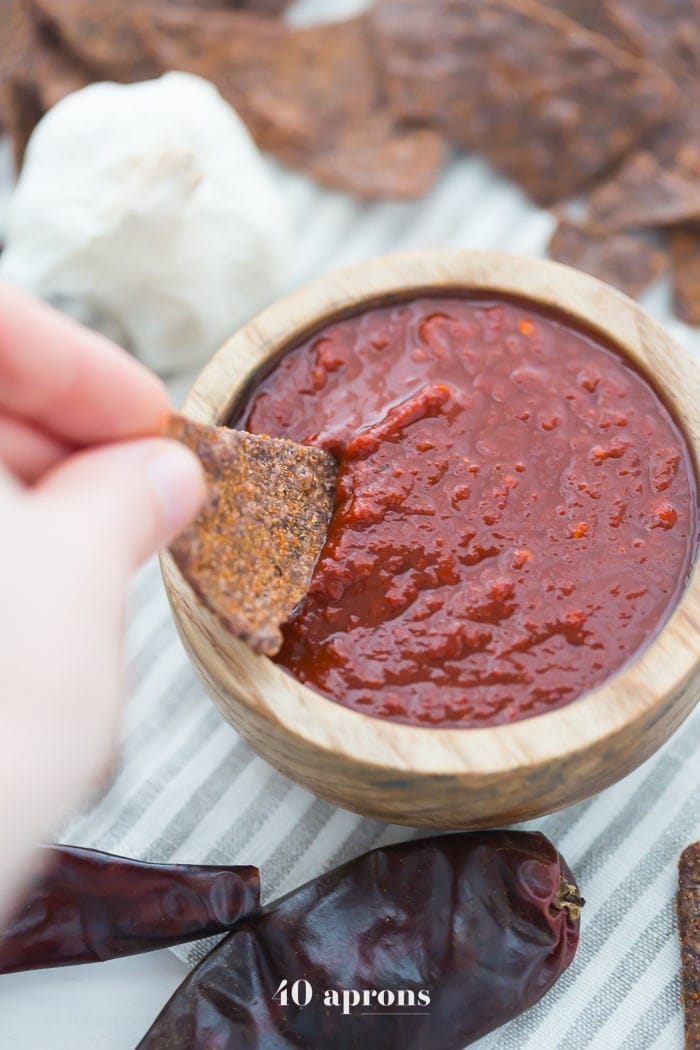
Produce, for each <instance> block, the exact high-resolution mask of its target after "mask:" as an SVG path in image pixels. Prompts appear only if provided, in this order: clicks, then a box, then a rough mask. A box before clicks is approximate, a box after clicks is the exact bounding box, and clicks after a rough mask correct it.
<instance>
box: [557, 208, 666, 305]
mask: <svg viewBox="0 0 700 1050" xmlns="http://www.w3.org/2000/svg"><path fill="white" fill-rule="evenodd" d="M548 248H549V254H550V256H551V258H552V259H556V260H557V261H558V262H562V263H566V265H567V266H575V267H576V269H578V270H585V272H586V273H590V274H592V275H593V276H594V277H598V278H599V280H601V281H606V282H607V283H608V284H612V285H613V286H614V287H615V288H619V289H620V291H622V292H625V294H626V295H629V296H632V298H636V297H637V296H638V295H641V293H642V292H643V291H644V289H645V288H646V287H647V286H648V285H650V284H651V282H652V281H654V280H655V279H656V278H657V277H658V276H659V275H660V274H661V273H662V272H663V270H664V269H665V267H666V261H667V260H666V256H665V254H664V252H662V251H660V250H659V249H657V248H654V247H653V246H652V245H650V244H649V243H648V242H647V241H645V240H642V239H641V238H639V237H630V236H628V235H627V234H610V235H606V234H604V235H602V236H601V235H598V234H597V233H594V232H591V231H590V230H589V229H587V228H586V227H584V226H577V225H576V224H575V223H573V222H569V221H568V220H566V219H564V220H562V221H560V222H559V225H558V226H557V227H556V229H555V231H554V233H553V234H552V237H551V239H550V242H549V246H548Z"/></svg>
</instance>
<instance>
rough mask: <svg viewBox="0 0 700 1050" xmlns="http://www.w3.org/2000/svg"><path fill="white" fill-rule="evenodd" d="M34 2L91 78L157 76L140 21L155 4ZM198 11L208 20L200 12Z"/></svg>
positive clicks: (147, 1)
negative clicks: (141, 30)
mask: <svg viewBox="0 0 700 1050" xmlns="http://www.w3.org/2000/svg"><path fill="white" fill-rule="evenodd" d="M31 2H32V5H33V7H34V9H35V11H36V14H37V16H38V17H39V18H40V19H41V21H42V23H43V24H44V26H45V27H46V28H47V29H48V30H49V31H50V32H51V34H52V36H53V38H54V39H55V40H59V41H60V42H61V44H62V46H63V48H64V49H65V53H66V54H69V55H72V56H73V58H74V59H75V60H76V61H77V62H79V63H80V65H81V66H84V67H85V68H86V69H87V70H89V72H90V75H91V76H90V78H91V79H92V80H118V81H125V82H130V81H135V80H146V79H148V78H149V77H154V76H157V75H158V73H159V69H158V65H157V63H156V61H155V59H154V57H153V55H152V54H151V51H150V49H149V47H148V42H147V40H145V39H144V36H143V34H142V33H141V32H140V24H141V20H142V19H143V18H146V19H147V18H148V16H149V13H150V9H151V6H152V5H151V2H150V0H143V2H141V0H122V2H121V3H95V2H94V0H31ZM156 6H157V5H156ZM166 6H168V5H167V3H166ZM196 13H197V15H198V16H199V17H200V18H202V17H204V16H203V15H202V12H201V11H198V12H196Z"/></svg>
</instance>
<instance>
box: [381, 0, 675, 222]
mask: <svg viewBox="0 0 700 1050" xmlns="http://www.w3.org/2000/svg"><path fill="white" fill-rule="evenodd" d="M373 20H374V25H375V27H376V33H377V42H378V48H379V51H380V53H381V56H382V60H383V67H384V71H385V82H386V89H387V92H388V94H389V97H390V100H391V103H392V105H393V107H394V109H395V111H396V113H397V114H399V115H400V116H403V117H405V118H407V119H414V120H423V121H429V122H430V123H432V124H434V125H435V126H437V127H440V128H441V129H442V130H443V131H445V132H446V133H447V134H449V135H450V136H451V137H452V138H454V139H455V140H456V141H457V142H459V143H460V144H461V145H463V146H464V147H465V148H466V149H468V150H475V151H477V152H479V153H482V154H483V155H484V156H485V157H486V158H487V159H488V160H489V161H491V163H492V164H493V165H494V166H495V167H496V168H498V169H500V170H501V171H503V172H505V173H506V174H507V175H510V176H511V177H512V178H513V179H515V180H516V181H517V182H518V183H519V184H520V185H521V186H522V187H523V188H524V189H525V190H526V192H527V193H529V195H530V196H531V197H532V198H533V199H534V200H536V201H537V202H538V203H540V204H551V203H553V202H555V201H558V200H561V199H563V198H566V197H569V196H571V195H572V194H574V193H576V192H577V191H579V190H580V189H581V188H582V187H584V186H586V185H587V184H589V183H590V182H591V180H592V179H593V178H594V177H595V176H596V175H598V174H599V173H600V172H601V171H604V170H605V169H607V168H609V167H610V166H611V164H612V163H613V162H614V161H615V160H617V159H618V158H619V157H621V156H622V154H623V153H624V152H625V151H626V150H628V149H629V148H630V147H631V146H633V145H635V144H636V143H638V142H640V141H641V140H642V139H644V138H645V136H647V135H648V134H649V133H650V132H652V131H653V130H654V128H656V127H657V126H658V125H659V123H660V122H661V121H662V120H664V119H667V118H668V117H669V116H671V115H673V114H674V113H675V112H676V110H677V107H678V105H679V101H680V100H679V97H678V95H677V92H676V90H675V88H674V86H673V84H672V82H671V81H670V79H669V78H668V77H667V76H666V75H665V74H664V73H662V72H659V71H658V70H657V69H655V68H654V67H653V66H652V65H651V64H650V63H647V62H645V61H642V60H640V59H638V58H636V57H634V56H633V55H630V54H628V53H627V52H625V51H622V50H621V49H619V48H618V47H616V46H614V45H613V44H611V43H610V42H609V41H608V40H606V39H605V38H604V37H603V36H601V35H599V34H597V33H591V32H589V31H588V30H587V29H585V28H583V27H582V26H580V25H579V24H578V23H576V22H574V21H573V20H572V19H570V18H567V17H566V16H564V15H561V14H559V13H558V12H557V11H554V10H552V9H551V8H546V7H544V6H543V5H541V4H538V3H536V2H535V0H517V2H516V0H435V2H434V3H431V4H426V3H425V2H424V0H377V3H376V5H375V7H374V8H373Z"/></svg>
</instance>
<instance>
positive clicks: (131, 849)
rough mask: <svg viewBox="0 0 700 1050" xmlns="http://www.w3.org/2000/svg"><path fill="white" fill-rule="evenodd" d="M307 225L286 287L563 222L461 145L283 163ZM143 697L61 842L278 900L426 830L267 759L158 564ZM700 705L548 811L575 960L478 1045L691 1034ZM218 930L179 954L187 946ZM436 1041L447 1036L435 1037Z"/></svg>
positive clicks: (575, 1048) (651, 298)
mask: <svg viewBox="0 0 700 1050" xmlns="http://www.w3.org/2000/svg"><path fill="white" fill-rule="evenodd" d="M359 6H361V2H358V0H302V2H301V3H300V4H299V5H298V6H297V12H296V13H298V15H299V18H300V19H301V18H305V19H307V20H312V19H313V18H314V17H315V16H316V15H317V14H319V13H321V14H322V15H324V16H325V17H332V16H335V15H342V14H345V13H350V11H351V10H354V9H356V8H358V7H359ZM275 174H276V177H277V178H278V180H279V183H280V187H281V190H282V192H283V193H284V194H285V196H286V197H287V200H288V201H289V205H290V208H291V209H292V212H293V214H294V216H295V220H296V228H297V230H298V234H299V236H298V238H297V242H296V251H295V255H294V258H293V259H292V260H290V273H289V280H288V286H289V288H292V287H295V286H298V285H299V284H301V283H303V282H304V281H306V280H308V279H310V278H312V277H314V276H316V275H317V274H319V273H322V272H324V271H326V270H328V269H332V268H335V267H338V266H344V265H348V264H350V263H353V262H358V261H361V260H363V259H366V258H369V257H371V256H373V255H376V254H379V253H383V252H388V251H397V250H401V249H407V248H416V247H425V246H434V245H439V244H449V245H455V246H459V247H465V248H477V247H478V248H499V249H503V250H508V251H515V252H521V253H525V254H533V255H541V254H543V252H544V246H545V244H546V240H547V237H548V234H549V231H550V229H551V226H552V219H551V217H550V216H549V215H548V214H547V213H546V212H542V211H540V210H538V209H537V208H535V207H533V206H532V205H530V204H528V203H527V202H526V201H525V199H524V198H523V197H522V196H521V195H520V194H519V193H518V192H517V190H516V189H514V187H513V186H512V185H511V184H509V183H507V182H505V181H504V180H501V179H499V178H497V177H496V176H494V174H493V173H492V172H491V171H490V169H488V168H487V167H486V166H485V165H484V164H482V163H481V162H480V161H478V160H475V159H469V158H465V157H459V158H457V159H455V160H454V161H453V162H452V163H451V164H450V166H449V167H448V168H447V169H446V171H445V173H444V175H443V177H442V178H441V180H440V182H439V185H438V186H437V187H436V189H435V191H434V192H433V193H432V194H431V195H430V196H429V197H428V198H427V199H426V200H424V201H420V202H417V203H387V204H375V205H367V204H362V203H359V202H357V201H355V200H353V199H351V198H349V197H346V196H343V195H340V194H334V193H328V192H324V191H322V190H319V189H318V188H317V187H315V186H313V185H312V184H311V182H309V181H308V180H307V179H305V178H304V177H302V176H300V175H297V174H294V173H290V172H282V171H280V170H278V169H275ZM668 298H669V290H668V287H667V285H665V284H664V283H659V284H658V285H657V286H656V287H655V288H654V289H653V290H652V292H651V293H650V294H649V295H648V296H647V299H646V302H645V305H646V306H647V308H648V309H649V311H650V312H651V313H652V314H654V315H655V316H657V317H658V318H659V319H660V320H661V321H662V322H663V323H665V324H666V326H667V328H668V329H669V330H670V331H671V333H672V334H673V335H674V336H675V337H676V339H677V340H678V341H680V342H682V343H684V344H685V346H686V347H687V348H688V349H689V350H690V351H691V352H694V353H696V354H698V352H699V351H700V335H699V334H698V332H693V331H691V330H690V329H688V328H686V327H685V326H684V325H682V324H680V323H679V322H677V321H674V320H673V319H671V317H670V315H669V310H668ZM128 650H129V654H130V670H131V683H132V688H131V697H130V700H129V703H128V706H127V709H126V713H125V717H124V722H123V736H122V743H121V752H120V760H119V764H118V766H117V768H116V771H115V774H114V777H113V780H112V783H111V784H110V786H109V788H108V790H106V791H105V793H104V794H103V795H102V797H100V798H99V799H98V800H97V801H96V802H95V804H94V805H93V807H92V808H91V809H90V811H89V812H86V813H83V814H81V815H79V816H77V817H75V818H74V819H72V820H71V822H70V824H69V825H68V826H67V827H66V828H65V829H64V834H63V838H64V840H65V841H71V842H75V843H77V844H83V845H92V846H96V847H99V848H101V849H107V850H111V851H114V852H117V853H124V854H127V855H132V856H138V857H143V858H146V859H148V860H171V861H190V862H205V861H208V862H228V863H236V862H240V863H255V864H258V865H259V866H260V868H261V869H262V878H263V887H264V897H265V900H271V899H273V898H274V897H276V896H278V895H279V894H282V893H284V892H286V891H287V890H290V889H292V888H293V887H294V886H296V885H298V884H300V883H302V882H304V881H305V880H307V879H309V878H311V877H313V876H314V875H316V874H318V873H319V872H321V871H323V870H324V869H327V868H330V867H332V866H334V865H336V864H338V863H340V862H342V861H344V860H346V859H349V858H351V857H353V856H355V855H357V854H359V853H362V852H363V851H365V850H367V849H370V848H371V847H373V846H377V845H380V844H384V843H389V842H395V841H400V840H402V839H405V838H408V837H411V836H415V835H417V834H418V832H416V831H412V830H410V829H406V828H397V827H393V826H387V825H384V824H381V823H378V822H377V821H373V820H363V819H361V818H359V817H357V816H354V815H353V814H350V813H346V812H344V811H342V810H339V809H336V808H335V807H333V806H331V805H328V804H327V803H325V802H321V801H319V800H318V799H315V798H314V797H313V796H312V795H310V794H308V793H307V792H306V791H303V790H302V789H301V788H299V787H296V786H295V785H294V784H292V783H291V782H290V781H288V780H286V779H285V778H284V777H283V776H281V775H280V774H278V773H276V772H275V771H274V770H272V769H271V768H270V767H269V766H268V765H266V763H265V762H263V761H262V760H261V759H259V758H257V757H256V756H255V755H254V754H253V753H252V752H251V751H250V750H249V749H248V748H247V747H246V745H245V744H244V743H243V742H242V741H241V740H240V739H239V738H238V737H237V736H236V733H235V732H234V731H233V729H231V728H230V727H229V726H228V725H227V724H226V723H225V722H224V721H223V719H222V717H221V716H220V715H219V713H218V711H217V710H216V708H215V707H214V706H213V705H212V704H211V703H210V702H209V701H208V700H207V698H206V696H205V694H204V690H203V688H202V686H201V684H200V683H199V681H198V679H197V677H196V675H195V673H194V671H193V670H192V669H191V667H190V665H189V662H188V660H187V657H186V656H185V653H184V651H183V649H182V647H181V645H180V642H179V640H178V637H177V634H176V631H175V628H174V626H173V623H172V619H171V616H170V612H169V609H168V606H167V602H166V600H165V597H164V593H163V589H162V584H161V581H160V576H159V572H158V567H157V565H156V564H155V563H151V564H149V565H148V566H146V567H145V568H144V569H143V570H142V571H141V573H140V574H139V575H138V577H137V579H136V581H135V584H134V590H133V602H132V613H131V616H130V621H129V625H128ZM698 753H700V709H698V711H697V713H696V715H695V716H693V717H692V718H690V719H689V720H688V722H686V724H685V725H684V726H683V727H682V729H681V730H680V731H679V732H678V733H677V734H676V736H675V737H674V738H673V739H672V740H671V741H670V742H669V743H668V744H667V745H666V747H665V748H664V749H663V750H662V751H661V752H660V753H658V754H657V755H656V756H655V757H654V758H653V759H651V760H650V761H649V762H647V763H646V764H645V765H644V766H643V767H642V768H641V769H639V770H638V771H637V772H636V773H634V774H633V775H632V776H630V777H628V778H627V779H626V780H625V781H624V782H622V783H621V784H618V785H616V786H615V787H613V788H610V789H609V790H608V791H605V792H603V793H602V794H600V795H598V796H597V797H596V798H594V799H592V800H590V801H587V802H584V803H582V804H580V805H578V806H575V807H573V808H571V809H568V810H566V811H564V812H562V813H558V814H555V815H554V816H551V817H548V818H545V819H543V820H539V821H535V822H533V823H532V824H531V825H527V826H531V827H536V828H539V829H541V830H542V831H544V832H545V833H546V834H548V835H549V836H550V837H551V838H552V839H553V840H554V842H555V843H556V844H557V846H558V847H559V848H560V849H561V850H562V852H563V853H564V855H565V856H566V857H567V859H568V861H569V863H570V864H571V866H572V867H573V869H574V871H575V872H576V873H577V875H578V877H579V879H580V881H581V884H582V888H583V892H584V894H585V896H586V898H587V900H588V904H587V906H586V908H585V910H584V915H583V935H582V943H581V947H580V950H579V953H578V956H577V958H576V960H575V962H574V964H573V966H572V967H571V969H570V971H569V972H568V973H567V974H565V975H564V977H563V978H562V979H561V981H560V982H559V984H558V985H557V986H556V988H555V989H554V990H553V991H552V992H551V993H550V994H549V995H548V996H547V997H546V998H545V999H544V1001H543V1002H542V1003H541V1004H540V1005H539V1006H538V1007H536V1008H535V1009H533V1010H531V1011H530V1012H529V1013H528V1014H527V1015H525V1016H524V1017H522V1018H520V1019H519V1020H516V1021H514V1022H512V1023H511V1024H510V1025H508V1026H507V1027H506V1028H503V1029H501V1030H500V1031H499V1032H497V1033H494V1034H493V1035H491V1036H488V1037H486V1038H485V1039H483V1040H482V1041H481V1042H480V1043H479V1044H478V1045H479V1046H480V1047H481V1048H483V1050H486V1048H499V1050H526V1048H527V1050H542V1048H543V1047H544V1048H546V1050H554V1048H560V1050H583V1048H587V1047H596V1048H600V1050H615V1048H624V1050H646V1048H657V1050H670V1048H674V1047H678V1048H680V1047H681V1046H682V1014H681V1008H680V1004H679V992H680V982H679V963H678V948H677V944H676V932H675V925H674V913H673V904H672V902H673V896H674V892H675V866H676V861H677V857H678V854H679V853H680V851H681V849H682V848H683V846H685V845H686V844H687V843H688V842H690V841H691V840H693V839H698V838H700V762H699V761H698V757H697V756H698ZM207 947H208V945H207V944H196V945H194V946H190V947H189V948H186V949H184V950H181V952H180V954H181V955H182V957H183V958H186V959H187V960H188V961H189V962H190V963H195V962H196V961H197V960H198V959H200V958H201V957H202V955H203V953H204V951H205V950H206V948H207ZM431 1050H440V1048H439V1047H435V1048H431Z"/></svg>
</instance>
